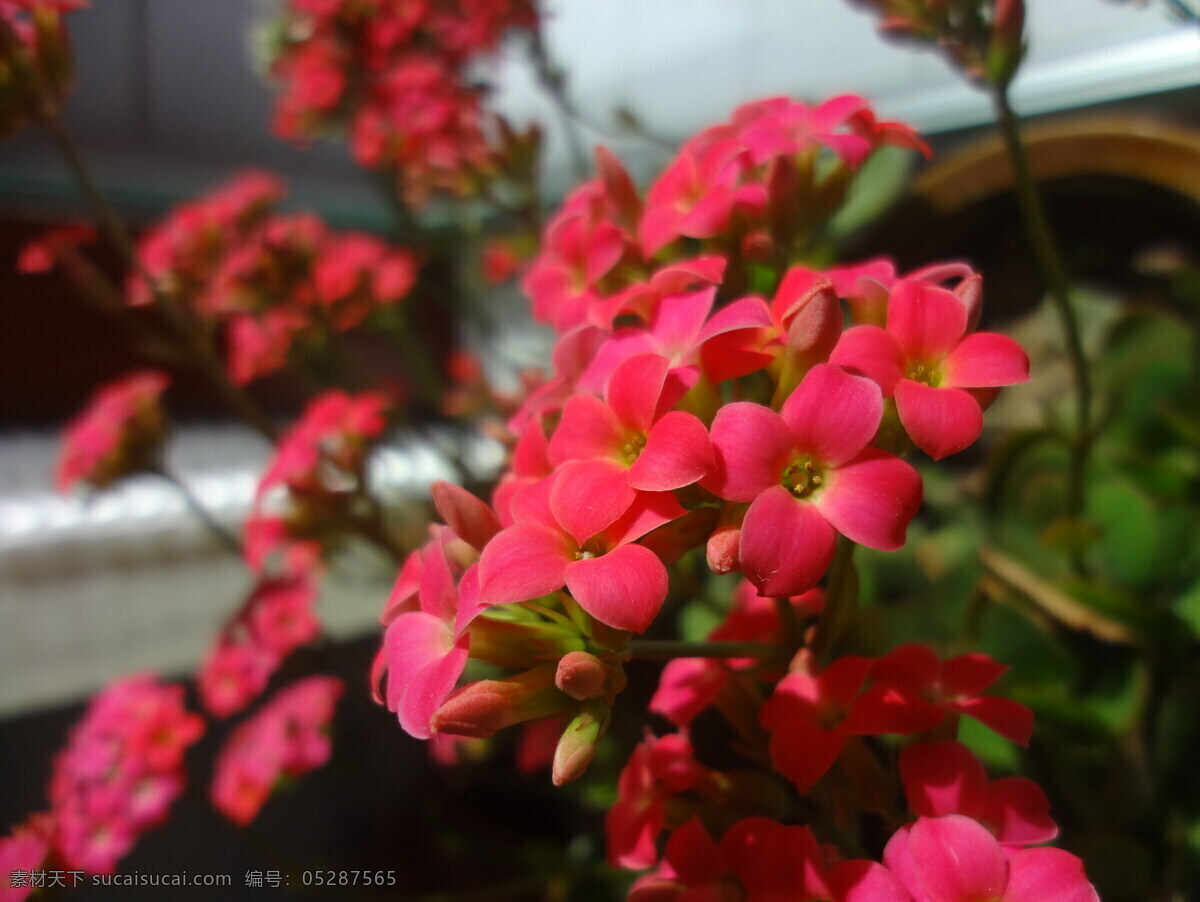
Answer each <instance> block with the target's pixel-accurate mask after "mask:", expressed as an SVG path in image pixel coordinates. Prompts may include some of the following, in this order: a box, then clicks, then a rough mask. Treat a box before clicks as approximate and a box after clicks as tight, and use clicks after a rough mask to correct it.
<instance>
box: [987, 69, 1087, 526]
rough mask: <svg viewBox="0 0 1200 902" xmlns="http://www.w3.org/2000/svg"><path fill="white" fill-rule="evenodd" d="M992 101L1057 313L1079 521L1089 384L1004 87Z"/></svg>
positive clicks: (1071, 484) (1071, 507)
mask: <svg viewBox="0 0 1200 902" xmlns="http://www.w3.org/2000/svg"><path fill="white" fill-rule="evenodd" d="M992 100H993V103H994V105H995V107H996V118H997V121H998V124H999V126H1000V133H1001V135H1002V136H1003V138H1004V146H1005V148H1006V150H1007V151H1008V158H1009V162H1010V164H1011V165H1012V169H1013V176H1014V178H1015V180H1016V188H1017V204H1018V206H1019V208H1020V211H1021V219H1022V221H1023V223H1024V225H1025V232H1026V235H1027V237H1028V239H1029V244H1030V247H1031V249H1032V251H1033V256H1034V260H1035V262H1036V263H1037V267H1038V270H1039V271H1040V272H1041V274H1042V278H1043V279H1045V281H1046V287H1047V288H1048V289H1049V292H1050V301H1051V303H1052V304H1053V305H1054V309H1055V311H1057V313H1058V319H1059V324H1060V326H1061V328H1062V332H1063V338H1064V340H1065V342H1066V346H1067V359H1068V362H1069V363H1070V366H1071V375H1072V379H1073V381H1074V385H1075V408H1076V414H1075V419H1076V432H1075V436H1074V438H1073V440H1072V441H1071V443H1070V458H1069V463H1068V471H1067V513H1068V515H1069V516H1071V517H1079V516H1080V515H1082V513H1083V509H1084V478H1085V475H1086V470H1087V462H1088V456H1089V454H1090V453H1091V445H1092V439H1093V436H1092V384H1091V379H1090V377H1089V375H1088V363H1087V357H1086V356H1085V354H1084V351H1083V340H1082V338H1081V337H1080V333H1079V322H1078V319H1077V318H1076V316H1075V311H1074V310H1073V309H1072V307H1071V299H1070V290H1069V287H1068V283H1067V275H1066V270H1065V268H1064V267H1063V263H1062V255H1061V253H1060V252H1059V248H1058V244H1057V242H1056V241H1055V239H1054V235H1053V233H1052V232H1051V230H1050V225H1049V223H1048V221H1047V219H1046V212H1045V208H1044V206H1043V204H1042V199H1041V195H1040V194H1039V192H1038V188H1037V184H1036V182H1035V181H1034V179H1033V174H1032V172H1031V170H1030V166H1029V157H1028V155H1027V154H1026V153H1025V146H1024V144H1023V143H1022V141H1021V130H1020V123H1019V121H1018V119H1017V115H1016V113H1015V112H1014V111H1013V108H1012V105H1011V104H1010V103H1009V98H1008V89H1007V87H1006V86H1003V85H999V86H995V87H994V88H993V90H992Z"/></svg>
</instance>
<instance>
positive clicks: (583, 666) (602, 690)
mask: <svg viewBox="0 0 1200 902" xmlns="http://www.w3.org/2000/svg"><path fill="white" fill-rule="evenodd" d="M554 682H555V684H556V685H557V686H558V688H559V689H561V690H562V691H563V692H565V693H566V694H567V695H569V696H571V698H573V699H576V700H578V701H585V700H587V699H589V698H597V697H599V696H604V697H605V698H606V699H610V700H611V699H612V697H613V696H614V695H616V694H617V693H618V692H620V691H621V690H622V689H624V688H625V673H624V672H623V671H622V670H621V669H620V666H619V665H618V666H617V667H615V668H614V667H610V666H609V665H608V664H606V663H605V662H604V661H602V660H600V659H599V658H598V657H596V656H595V655H593V654H590V653H588V652H586V651H573V652H571V653H570V654H567V655H564V656H563V658H562V660H560V661H559V662H558V672H557V673H556V674H555V677H554Z"/></svg>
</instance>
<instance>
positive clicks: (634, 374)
mask: <svg viewBox="0 0 1200 902" xmlns="http://www.w3.org/2000/svg"><path fill="white" fill-rule="evenodd" d="M670 368H671V364H670V363H669V362H668V361H667V359H666V358H665V357H660V356H658V355H657V354H637V355H635V356H633V357H630V358H629V359H628V360H626V361H624V362H623V363H621V365H620V366H618V367H617V368H616V369H615V370H614V371H613V374H612V378H611V379H609V382H608V391H607V392H606V393H605V399H606V400H607V401H608V404H609V406H610V407H612V409H613V413H615V414H616V415H617V419H618V420H620V421H621V425H622V426H623V427H624V428H625V429H631V430H635V431H637V432H647V431H649V429H650V424H651V423H653V422H654V411H655V408H656V407H657V406H658V398H659V395H661V394H662V390H663V382H664V381H665V380H666V378H667V370H669V369H670Z"/></svg>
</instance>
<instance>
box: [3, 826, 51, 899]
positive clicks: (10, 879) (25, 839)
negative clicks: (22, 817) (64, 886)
mask: <svg viewBox="0 0 1200 902" xmlns="http://www.w3.org/2000/svg"><path fill="white" fill-rule="evenodd" d="M50 829H51V824H50V822H49V820H48V819H47V818H46V817H45V815H40V816H37V815H35V816H34V817H32V818H30V819H29V821H28V822H26V823H24V824H21V825H20V826H18V827H15V828H14V829H13V832H12V833H11V834H10V835H8V836H6V837H4V838H3V839H0V902H22V900H24V899H27V898H28V897H29V894H30V893H32V892H33V890H34V885H33V883H32V882H31V881H30V879H29V872H30V871H33V870H39V869H41V865H42V863H43V862H44V861H45V860H46V855H47V854H48V853H49V851H50V841H49V836H48V835H47V834H48V833H49V832H50ZM22 877H23V878H24V879H22Z"/></svg>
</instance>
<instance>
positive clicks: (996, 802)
mask: <svg viewBox="0 0 1200 902" xmlns="http://www.w3.org/2000/svg"><path fill="white" fill-rule="evenodd" d="M987 789H988V792H987V796H988V798H987V804H986V807H985V809H984V814H983V817H982V818H981V819H982V820H984V821H986V822H987V823H989V824H991V825H992V829H993V831H995V834H996V839H998V840H999V841H1000V842H1002V843H1008V844H1011V845H1021V846H1027V845H1033V844H1034V843H1043V842H1049V841H1050V840H1052V839H1054V837H1056V836H1058V825H1057V824H1056V823H1054V821H1053V820H1052V819H1051V818H1050V800H1049V799H1047V798H1046V793H1045V792H1043V791H1042V787H1040V786H1038V785H1037V784H1036V783H1034V782H1033V781H1032V780H1027V779H1025V778H1024V777H1002V778H1001V779H999V780H993V781H992V782H991V783H990V784H989V785H988V788H987Z"/></svg>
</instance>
